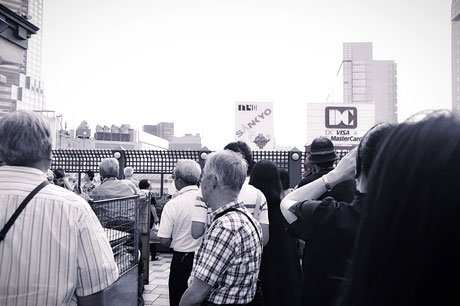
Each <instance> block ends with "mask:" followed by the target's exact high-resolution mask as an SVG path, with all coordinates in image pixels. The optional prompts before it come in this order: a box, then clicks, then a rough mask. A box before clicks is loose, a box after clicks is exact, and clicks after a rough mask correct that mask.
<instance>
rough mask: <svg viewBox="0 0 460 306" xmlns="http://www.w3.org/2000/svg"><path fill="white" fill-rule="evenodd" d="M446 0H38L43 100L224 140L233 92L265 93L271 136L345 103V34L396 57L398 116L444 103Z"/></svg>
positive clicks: (299, 141) (136, 124) (75, 120)
mask: <svg viewBox="0 0 460 306" xmlns="http://www.w3.org/2000/svg"><path fill="white" fill-rule="evenodd" d="M450 4H451V1H450V0H417V1H415V0H403V1H402V0H386V1H382V0H328V1H325V0H246V1H243V0H208V1H206V0H130V1H121V0H78V1H76V0H73V1H70V0H44V19H43V26H42V31H43V32H42V35H43V42H42V80H43V81H44V83H45V95H46V99H47V108H48V109H50V110H55V111H56V114H62V115H63V121H64V122H67V128H68V129H76V128H77V126H78V125H79V124H80V122H81V121H82V120H86V121H87V122H88V124H89V126H90V128H92V129H93V132H94V129H95V126H96V125H97V124H99V125H101V126H103V125H108V126H111V125H112V124H115V125H118V126H120V125H121V124H124V123H128V124H131V127H133V128H136V129H141V128H142V125H144V124H157V123H159V122H174V124H175V135H176V136H182V135H184V134H185V133H189V134H196V133H199V134H201V136H202V145H205V146H207V147H208V148H209V149H212V150H218V149H222V148H223V147H224V146H225V144H226V143H228V142H229V141H233V140H234V138H235V136H234V135H235V117H234V114H235V110H234V109H235V102H273V120H274V137H275V141H276V144H277V146H283V147H297V148H300V149H302V148H303V146H304V145H305V144H306V143H305V142H306V126H307V121H306V120H307V115H306V110H307V103H317V102H318V103H320V102H321V103H325V102H342V100H343V98H342V85H341V84H342V72H340V73H339V75H337V72H338V70H339V67H340V64H341V62H342V58H343V56H342V46H343V43H344V42H373V57H374V59H375V60H394V61H395V62H396V64H397V67H398V68H397V74H398V75H397V78H398V83H397V86H398V109H399V110H398V119H399V121H403V120H404V119H406V118H407V117H409V116H410V115H412V114H414V113H416V112H418V111H421V110H425V109H438V108H448V109H450V108H451V101H452V98H451V22H450Z"/></svg>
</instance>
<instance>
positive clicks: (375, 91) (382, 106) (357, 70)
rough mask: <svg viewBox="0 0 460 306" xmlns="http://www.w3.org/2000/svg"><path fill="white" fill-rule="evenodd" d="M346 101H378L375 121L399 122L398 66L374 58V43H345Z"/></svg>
mask: <svg viewBox="0 0 460 306" xmlns="http://www.w3.org/2000/svg"><path fill="white" fill-rule="evenodd" d="M342 64H343V102H344V103H374V105H375V122H376V123H378V122H391V123H396V122H397V121H398V118H397V78H396V72H397V66H396V63H395V62H394V61H392V60H374V59H373V57H372V43H371V42H352V43H344V44H343V62H342Z"/></svg>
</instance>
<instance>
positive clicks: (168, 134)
mask: <svg viewBox="0 0 460 306" xmlns="http://www.w3.org/2000/svg"><path fill="white" fill-rule="evenodd" d="M142 130H143V131H144V132H146V133H149V134H152V135H154V136H158V137H161V138H163V139H166V140H171V138H172V137H173V136H174V123H173V122H160V123H158V124H155V125H144V126H142Z"/></svg>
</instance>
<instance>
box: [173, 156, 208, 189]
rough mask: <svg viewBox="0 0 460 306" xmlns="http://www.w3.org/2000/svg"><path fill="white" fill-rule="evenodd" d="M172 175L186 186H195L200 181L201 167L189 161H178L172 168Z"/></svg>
mask: <svg viewBox="0 0 460 306" xmlns="http://www.w3.org/2000/svg"><path fill="white" fill-rule="evenodd" d="M174 175H175V176H176V177H180V178H181V179H182V180H183V181H184V183H185V184H187V185H197V184H198V182H199V181H200V176H201V167H200V165H199V164H198V163H197V162H196V161H194V160H191V159H180V160H178V161H177V163H176V166H175V168H174Z"/></svg>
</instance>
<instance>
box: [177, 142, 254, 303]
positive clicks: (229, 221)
mask: <svg viewBox="0 0 460 306" xmlns="http://www.w3.org/2000/svg"><path fill="white" fill-rule="evenodd" d="M246 171H247V164H246V162H245V161H244V159H243V158H242V157H241V155H240V154H238V153H235V152H232V151H229V150H225V151H221V152H217V153H212V154H210V155H209V157H208V158H207V161H206V165H205V167H204V170H203V177H202V179H201V190H202V194H203V198H204V200H205V202H206V203H208V205H209V207H211V209H212V211H213V222H212V224H211V226H210V227H209V229H208V231H207V232H206V235H205V236H204V239H203V241H202V242H201V245H200V247H199V248H198V251H197V252H196V253H195V258H194V262H193V270H192V273H191V274H190V279H189V288H188V289H187V291H185V293H184V295H183V296H182V299H181V301H180V306H187V305H245V304H248V303H249V302H251V301H252V299H253V298H254V295H255V292H256V285H257V276H258V275H259V267H260V261H261V258H262V228H261V226H260V224H259V222H257V221H256V220H255V219H254V217H253V216H252V214H251V213H249V212H248V210H247V209H246V208H245V206H244V205H243V204H242V203H238V202H237V199H238V194H239V192H240V189H241V186H242V185H243V183H244V180H245V178H246ZM203 302H204V303H203Z"/></svg>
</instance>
